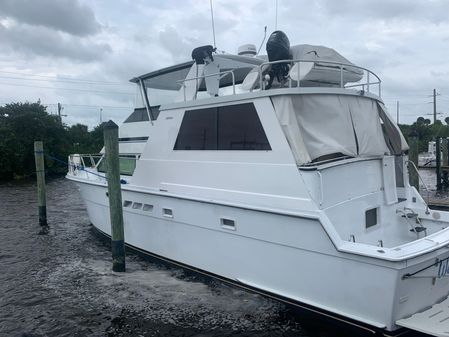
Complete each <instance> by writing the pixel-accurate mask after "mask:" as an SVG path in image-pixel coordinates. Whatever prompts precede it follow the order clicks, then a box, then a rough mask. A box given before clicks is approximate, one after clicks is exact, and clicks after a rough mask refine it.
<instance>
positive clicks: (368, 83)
mask: <svg viewBox="0 0 449 337" xmlns="http://www.w3.org/2000/svg"><path fill="white" fill-rule="evenodd" d="M301 62H303V63H313V66H314V67H320V66H328V68H336V69H338V71H339V72H340V83H339V86H340V88H356V87H361V89H362V90H363V91H367V92H371V88H372V86H377V89H378V90H377V94H378V96H379V97H381V84H382V81H381V79H380V78H379V76H377V75H376V74H375V73H374V72H372V71H371V70H369V69H367V68H363V67H359V66H356V65H354V64H348V63H342V62H333V61H316V60H315V61H312V60H303V59H296V60H281V61H272V62H264V63H262V64H261V65H260V66H258V68H259V69H258V71H259V85H260V88H261V89H262V90H265V89H266V88H265V86H264V78H263V72H264V71H265V70H266V68H268V67H269V66H270V65H273V64H283V63H285V64H289V65H290V69H292V68H293V66H294V65H295V64H298V67H297V74H296V75H297V78H298V80H297V81H296V87H300V86H301V80H299V79H300V78H301V67H300V63H301ZM351 69H359V70H361V71H362V72H363V73H362V79H363V78H366V80H365V81H364V82H362V83H355V84H351V85H345V84H344V74H345V71H346V72H350V71H351ZM365 75H366V77H365ZM372 78H374V80H372ZM289 87H292V78H291V76H289Z"/></svg>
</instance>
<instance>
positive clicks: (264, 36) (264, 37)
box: [256, 26, 267, 55]
mask: <svg viewBox="0 0 449 337" xmlns="http://www.w3.org/2000/svg"><path fill="white" fill-rule="evenodd" d="M266 37H267V26H265V33H264V35H263V40H262V43H261V44H260V47H259V49H258V50H257V54H256V55H259V53H260V50H261V49H262V46H263V43H264V42H265V39H266Z"/></svg>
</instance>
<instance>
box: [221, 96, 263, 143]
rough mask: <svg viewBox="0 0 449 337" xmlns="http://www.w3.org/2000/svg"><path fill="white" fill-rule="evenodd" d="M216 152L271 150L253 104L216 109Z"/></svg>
mask: <svg viewBox="0 0 449 337" xmlns="http://www.w3.org/2000/svg"><path fill="white" fill-rule="evenodd" d="M218 131H219V132H218V150H271V147H270V144H268V139H267V137H266V135H265V132H264V130H263V128H262V124H261V123H260V120H259V116H257V112H256V109H255V108H254V105H253V104H238V105H230V106H224V107H220V108H219V109H218Z"/></svg>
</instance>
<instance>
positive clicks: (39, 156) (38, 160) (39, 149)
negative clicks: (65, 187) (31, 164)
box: [34, 141, 48, 233]
mask: <svg viewBox="0 0 449 337" xmlns="http://www.w3.org/2000/svg"><path fill="white" fill-rule="evenodd" d="M34 161H35V164H36V181H37V205H38V211H39V225H41V226H42V227H43V228H42V231H41V233H43V231H45V229H46V228H47V227H48V223H47V197H46V190H45V166H44V144H43V142H42V141H35V142H34Z"/></svg>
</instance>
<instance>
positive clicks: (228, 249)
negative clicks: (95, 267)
mask: <svg viewBox="0 0 449 337" xmlns="http://www.w3.org/2000/svg"><path fill="white" fill-rule="evenodd" d="M77 183H78V186H79V188H80V191H81V195H82V197H83V199H84V201H85V203H86V206H87V211H88V214H89V218H90V221H91V222H92V224H93V226H95V228H97V229H98V230H99V231H100V232H102V233H104V234H105V235H108V236H109V235H110V233H111V227H110V221H109V207H108V199H107V196H106V191H107V189H106V186H104V185H103V186H101V185H99V184H91V183H88V182H86V183H84V182H80V181H77ZM122 198H123V200H124V203H125V204H128V205H129V207H124V209H123V210H124V212H123V214H124V228H125V241H126V243H127V245H129V246H132V247H134V248H136V249H138V250H140V251H144V252H145V253H147V254H150V255H153V256H156V257H158V258H163V259H166V260H168V261H170V262H174V263H176V264H180V265H182V266H188V267H189V268H191V269H194V270H198V271H202V272H206V273H208V274H210V275H213V276H215V277H219V278H223V279H226V280H228V281H230V282H232V283H234V284H237V285H240V286H242V285H243V286H245V287H247V288H249V289H253V290H257V291H259V292H263V293H265V294H271V296H274V297H276V298H278V299H283V300H284V301H288V302H291V303H293V304H295V305H299V306H300V307H301V305H302V306H303V307H305V308H309V310H310V308H312V311H313V310H317V311H320V312H322V313H331V315H332V316H333V317H334V318H336V319H337V320H338V319H341V317H344V320H345V321H347V322H348V323H350V322H357V323H355V325H360V326H361V327H366V326H369V327H372V328H373V329H374V330H386V331H395V330H397V329H399V327H398V326H397V325H396V324H395V321H396V320H398V319H400V318H403V317H404V315H411V314H413V313H415V312H417V311H419V310H423V309H424V308H425V307H426V306H429V305H432V304H434V303H435V302H437V301H438V300H440V299H441V298H442V297H444V296H447V292H448V289H449V283H448V280H447V278H446V279H441V280H440V279H438V280H437V281H435V283H434V285H433V286H432V287H431V288H429V284H428V283H429V282H431V280H430V279H425V278H419V279H406V280H403V279H402V277H403V275H405V274H407V273H413V272H415V271H416V270H419V268H422V267H423V266H426V265H429V264H430V265H431V264H433V263H434V261H435V256H440V257H441V258H444V257H446V255H447V256H449V250H448V251H439V252H435V253H434V254H430V255H429V256H428V257H426V258H423V257H420V258H419V259H411V260H408V261H407V263H406V262H391V261H383V260H378V259H374V258H368V257H363V256H357V255H354V254H347V253H340V252H338V251H337V250H336V248H335V247H334V246H333V244H332V242H331V240H330V238H329V237H328V235H327V234H326V232H325V231H324V229H323V227H322V226H321V224H320V221H319V219H313V218H306V217H297V216H291V215H285V214H276V213H271V212H263V211H257V210H251V209H246V208H245V207H230V206H225V205H220V204H216V203H212V202H210V203H208V202H200V201H195V200H189V199H188V198H179V197H174V196H169V195H167V196H165V195H161V194H160V193H154V194H153V193H149V192H136V191H130V190H127V189H126V186H124V187H123V189H122ZM129 202H131V203H129ZM134 205H137V206H136V208H133V207H134ZM139 205H140V207H138V206H139ZM145 205H146V207H145ZM150 206H151V207H150ZM144 209H147V210H144ZM231 225H233V226H231ZM421 289H422V290H423V291H422V292H421V291H420V290H421ZM429 290H430V291H429ZM313 308H315V309H313ZM352 324H354V323H352ZM374 330H373V331H374Z"/></svg>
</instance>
